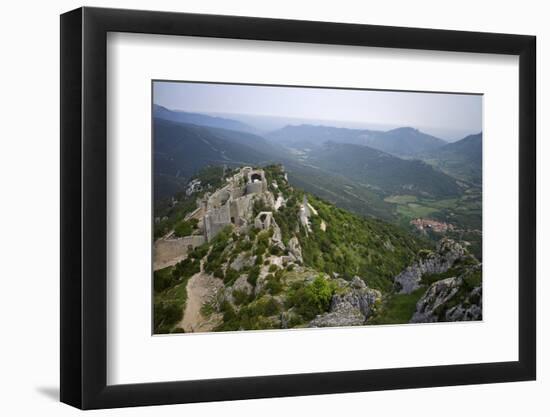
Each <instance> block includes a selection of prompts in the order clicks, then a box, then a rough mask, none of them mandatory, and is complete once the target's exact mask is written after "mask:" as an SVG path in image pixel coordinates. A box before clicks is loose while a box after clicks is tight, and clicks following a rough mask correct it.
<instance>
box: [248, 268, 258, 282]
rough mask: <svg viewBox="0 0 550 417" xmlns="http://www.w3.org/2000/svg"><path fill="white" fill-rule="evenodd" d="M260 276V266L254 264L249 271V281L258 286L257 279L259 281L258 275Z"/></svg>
mask: <svg viewBox="0 0 550 417" xmlns="http://www.w3.org/2000/svg"><path fill="white" fill-rule="evenodd" d="M259 276H260V267H259V266H254V267H252V269H251V270H250V272H249V273H248V278H247V281H248V283H249V284H250V285H252V286H256V281H258V277H259Z"/></svg>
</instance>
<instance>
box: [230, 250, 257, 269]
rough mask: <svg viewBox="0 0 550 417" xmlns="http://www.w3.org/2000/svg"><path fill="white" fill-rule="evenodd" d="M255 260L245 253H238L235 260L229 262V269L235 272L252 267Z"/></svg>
mask: <svg viewBox="0 0 550 417" xmlns="http://www.w3.org/2000/svg"><path fill="white" fill-rule="evenodd" d="M255 260H256V257H255V256H250V255H248V254H246V253H239V255H237V257H236V258H235V260H234V261H233V262H231V265H230V267H231V268H232V269H234V270H235V271H240V270H241V269H243V268H249V267H251V266H252V265H254V261H255Z"/></svg>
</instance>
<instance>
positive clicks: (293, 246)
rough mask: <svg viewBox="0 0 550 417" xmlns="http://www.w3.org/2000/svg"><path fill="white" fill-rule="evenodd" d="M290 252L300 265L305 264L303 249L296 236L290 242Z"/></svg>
mask: <svg viewBox="0 0 550 417" xmlns="http://www.w3.org/2000/svg"><path fill="white" fill-rule="evenodd" d="M288 250H289V252H290V253H291V254H292V255H293V256H294V257H295V258H296V261H298V262H300V263H303V262H304V258H302V247H301V246H300V242H299V241H298V238H297V237H296V236H294V237H292V238H291V239H290V240H289V241H288Z"/></svg>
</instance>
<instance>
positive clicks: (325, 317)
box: [308, 303, 365, 327]
mask: <svg viewBox="0 0 550 417" xmlns="http://www.w3.org/2000/svg"><path fill="white" fill-rule="evenodd" d="M364 323H365V316H364V315H363V314H361V310H359V309H358V308H356V307H353V306H352V305H351V304H347V303H345V304H341V305H340V306H339V307H338V309H337V310H334V311H331V312H329V313H325V314H322V315H319V316H317V317H315V318H314V319H313V320H312V321H311V322H310V323H309V326H308V327H341V326H361V325H362V324H364Z"/></svg>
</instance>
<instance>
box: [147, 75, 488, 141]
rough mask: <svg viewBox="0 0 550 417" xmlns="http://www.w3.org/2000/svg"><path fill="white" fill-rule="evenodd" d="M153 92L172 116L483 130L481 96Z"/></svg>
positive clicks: (237, 89)
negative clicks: (243, 116)
mask: <svg viewBox="0 0 550 417" xmlns="http://www.w3.org/2000/svg"><path fill="white" fill-rule="evenodd" d="M153 88H154V97H153V100H154V102H155V103H156V104H160V105H162V106H165V107H167V108H169V109H172V110H184V111H189V112H199V113H201V112H202V113H235V114H247V115H267V116H276V117H292V118H298V119H313V120H327V121H330V120H339V121H350V122H359V123H374V124H380V125H395V126H411V127H416V128H419V129H421V128H422V127H431V128H435V129H446V130H460V131H470V132H472V133H476V132H480V131H481V130H482V104H481V103H482V96H479V95H462V94H433V93H410V92H393V91H371V90H343V89H323V88H295V87H267V86H248V85H233V84H206V83H184V82H164V81H162V82H155V83H154V87H153Z"/></svg>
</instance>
